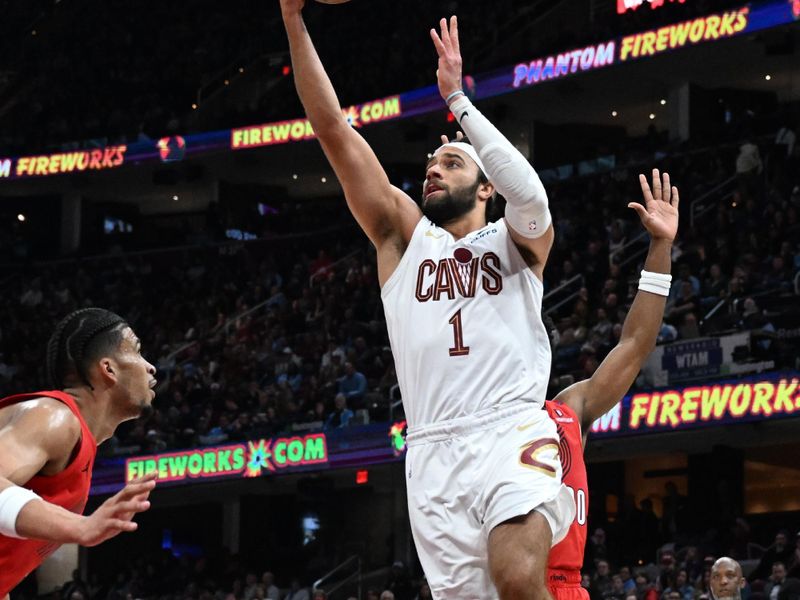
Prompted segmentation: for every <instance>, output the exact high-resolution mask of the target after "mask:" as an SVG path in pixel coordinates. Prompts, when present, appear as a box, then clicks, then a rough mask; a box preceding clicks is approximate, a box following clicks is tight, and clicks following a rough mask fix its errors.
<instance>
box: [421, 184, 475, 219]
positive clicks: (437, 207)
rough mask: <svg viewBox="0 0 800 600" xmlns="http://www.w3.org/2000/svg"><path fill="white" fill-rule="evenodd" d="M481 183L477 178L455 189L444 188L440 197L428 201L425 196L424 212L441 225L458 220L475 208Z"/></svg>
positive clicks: (423, 199)
mask: <svg viewBox="0 0 800 600" xmlns="http://www.w3.org/2000/svg"><path fill="white" fill-rule="evenodd" d="M480 184H481V182H480V180H479V179H477V178H476V179H475V183H474V184H472V185H470V186H466V187H462V188H460V189H457V190H453V191H448V190H442V193H441V194H440V197H439V198H436V199H435V200H431V201H427V200H426V199H425V198H424V197H423V198H422V214H423V215H425V216H426V217H428V218H429V219H430V220H431V221H432V222H433V223H434V224H435V225H438V226H439V227H444V226H445V225H448V224H449V223H452V222H454V221H457V220H458V219H460V218H461V217H463V216H464V215H466V214H467V213H468V212H469V211H471V210H472V209H473V208H475V203H476V198H477V192H478V186H480Z"/></svg>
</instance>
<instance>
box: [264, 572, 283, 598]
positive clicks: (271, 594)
mask: <svg viewBox="0 0 800 600" xmlns="http://www.w3.org/2000/svg"><path fill="white" fill-rule="evenodd" d="M261 585H262V586H263V587H264V597H265V598H266V599H267V600H280V598H281V591H280V590H279V589H278V587H277V586H276V585H275V575H274V574H273V573H272V571H264V574H263V575H261Z"/></svg>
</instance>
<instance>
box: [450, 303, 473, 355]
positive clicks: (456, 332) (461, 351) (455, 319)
mask: <svg viewBox="0 0 800 600" xmlns="http://www.w3.org/2000/svg"><path fill="white" fill-rule="evenodd" d="M448 323H450V325H452V326H453V340H454V341H455V344H454V346H453V347H452V348H450V349H449V351H450V356H464V355H465V354H469V346H465V345H464V329H463V327H462V325H461V309H460V308H459V309H458V310H457V311H456V314H454V315H453V316H452V317H451V318H450V320H449V321H448Z"/></svg>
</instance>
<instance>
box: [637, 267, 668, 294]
mask: <svg viewBox="0 0 800 600" xmlns="http://www.w3.org/2000/svg"><path fill="white" fill-rule="evenodd" d="M671 283H672V275H670V274H669V273H652V272H650V271H644V270H643V271H642V276H641V277H640V278H639V289H640V290H642V291H644V292H650V293H651V294H658V295H659V296H669V287H670V284H671Z"/></svg>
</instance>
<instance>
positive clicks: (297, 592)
mask: <svg viewBox="0 0 800 600" xmlns="http://www.w3.org/2000/svg"><path fill="white" fill-rule="evenodd" d="M283 600H311V596H310V595H309V593H308V588H305V587H302V586H301V585H300V580H299V579H297V577H295V578H293V579H292V585H291V588H290V589H289V593H288V594H286V596H284V599H283Z"/></svg>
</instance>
